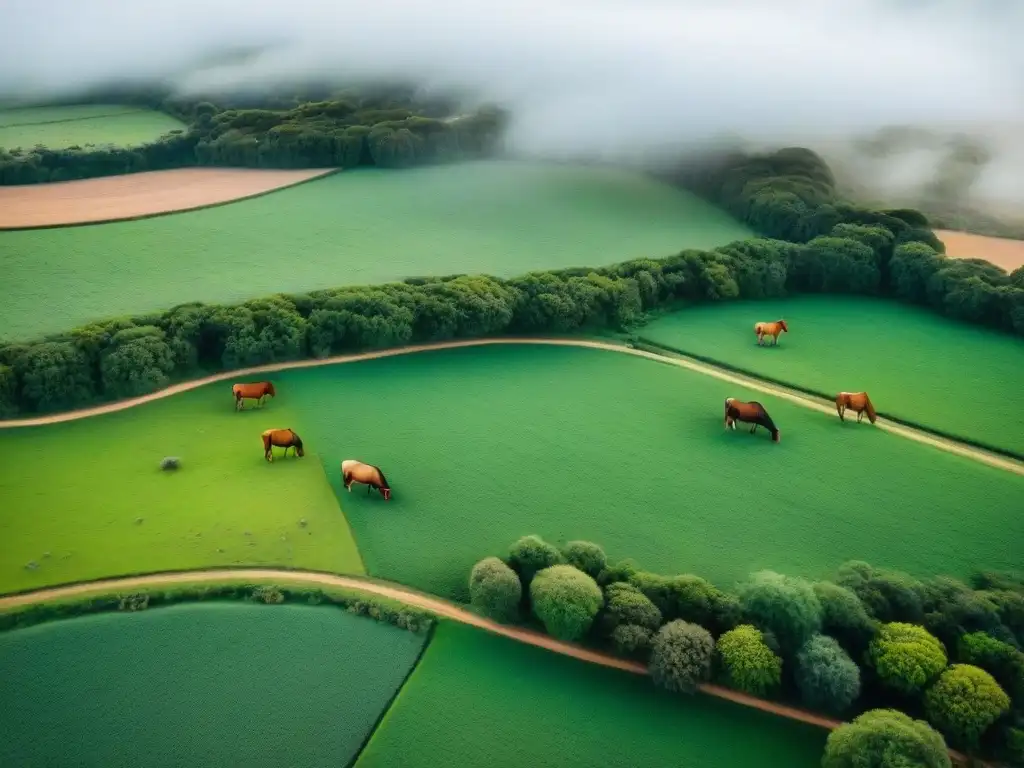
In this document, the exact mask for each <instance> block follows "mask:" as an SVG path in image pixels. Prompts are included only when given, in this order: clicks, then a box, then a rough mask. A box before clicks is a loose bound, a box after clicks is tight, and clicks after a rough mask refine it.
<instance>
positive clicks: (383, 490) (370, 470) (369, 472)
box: [341, 459, 391, 501]
mask: <svg viewBox="0 0 1024 768" xmlns="http://www.w3.org/2000/svg"><path fill="white" fill-rule="evenodd" d="M341 480H342V482H343V483H344V484H345V487H346V488H348V492H349V493H352V483H362V484H364V485H365V486H366V492H367V493H369V492H370V491H371V490H372V489H373V488H376V489H377V490H378V491H380V495H381V496H383V497H384V501H391V486H390V485H388V479H387V478H386V477H384V473H383V472H381V471H380V467H375V466H373V464H364V463H363V462H361V461H357V460H356V459H345V460H344V461H343V462H341Z"/></svg>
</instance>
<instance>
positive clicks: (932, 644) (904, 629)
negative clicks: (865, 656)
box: [868, 622, 946, 695]
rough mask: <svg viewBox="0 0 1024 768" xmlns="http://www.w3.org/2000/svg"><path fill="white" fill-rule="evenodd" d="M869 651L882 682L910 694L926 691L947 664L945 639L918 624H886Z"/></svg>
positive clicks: (872, 642)
mask: <svg viewBox="0 0 1024 768" xmlns="http://www.w3.org/2000/svg"><path fill="white" fill-rule="evenodd" d="M868 653H869V655H870V658H871V663H872V665H873V666H874V668H875V671H876V672H877V673H878V677H879V678H880V679H881V680H882V682H883V683H885V685H887V686H889V687H890V688H892V689H893V690H896V691H899V692H900V693H904V694H907V695H913V694H917V693H920V692H921V691H923V690H924V689H925V687H927V686H928V685H929V684H930V683H931V682H932V681H933V680H935V678H937V677H938V676H939V674H940V673H941V672H942V670H943V669H945V668H946V649H945V648H943V647H942V643H940V642H939V640H938V639H937V638H936V637H935V636H934V635H932V634H931V633H930V632H928V630H926V629H925V628H924V627H919V626H916V625H914V624H904V623H901V622H892V623H889V624H883V625H882V627H881V628H880V629H879V632H878V636H877V637H876V638H875V639H874V640H872V641H871V645H870V647H869V649H868Z"/></svg>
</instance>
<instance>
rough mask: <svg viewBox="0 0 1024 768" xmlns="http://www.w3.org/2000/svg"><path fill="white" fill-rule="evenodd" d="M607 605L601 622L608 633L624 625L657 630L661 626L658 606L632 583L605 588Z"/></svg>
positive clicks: (615, 584) (610, 585)
mask: <svg viewBox="0 0 1024 768" xmlns="http://www.w3.org/2000/svg"><path fill="white" fill-rule="evenodd" d="M604 600H605V607H604V612H603V614H602V619H601V623H602V625H603V627H604V630H605V632H606V633H607V634H609V635H610V634H612V633H613V632H614V631H615V629H616V628H618V627H620V626H624V625H632V626H637V627H643V628H644V629H647V630H652V631H653V630H656V629H657V628H658V627H660V626H661V620H662V617H661V611H659V610H658V606H656V605H655V604H654V603H652V602H651V601H650V599H649V598H648V597H647V596H646V595H645V594H644V593H643V592H641V591H640V590H639V589H637V588H636V587H634V586H633V585H632V584H624V583H621V582H618V583H614V584H609V585H608V586H607V587H605V590H604Z"/></svg>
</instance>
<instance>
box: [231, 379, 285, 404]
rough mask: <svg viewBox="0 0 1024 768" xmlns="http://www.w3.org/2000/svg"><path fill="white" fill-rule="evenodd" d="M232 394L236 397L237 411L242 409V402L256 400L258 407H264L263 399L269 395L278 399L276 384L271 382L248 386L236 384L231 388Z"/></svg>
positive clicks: (249, 384) (259, 382) (253, 383)
mask: <svg viewBox="0 0 1024 768" xmlns="http://www.w3.org/2000/svg"><path fill="white" fill-rule="evenodd" d="M231 394H233V395H234V396H235V410H236V411H240V410H241V409H242V405H243V404H242V400H255V401H256V405H257V406H262V405H263V398H265V397H266V396H267V395H270V396H271V397H276V396H277V392H275V391H274V384H273V383H272V382H269V381H254V382H249V383H248V384H235V385H234V386H233V387H231Z"/></svg>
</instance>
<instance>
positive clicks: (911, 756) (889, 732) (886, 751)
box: [821, 709, 952, 768]
mask: <svg viewBox="0 0 1024 768" xmlns="http://www.w3.org/2000/svg"><path fill="white" fill-rule="evenodd" d="M821 765H822V768H951V767H952V762H951V761H950V759H949V753H948V752H947V751H946V744H945V742H944V741H943V740H942V736H941V735H940V734H939V733H937V732H936V731H935V730H934V729H933V728H931V726H929V725H928V724H927V723H925V722H924V721H922V720H913V719H911V718H910V717H908V716H907V715H905V714H903V713H902V712H897V711H896V710H893V709H873V710H871V711H870V712H865V713H864V714H863V715H860V716H859V717H857V718H855V719H854V720H853V721H852V722H850V723H845V724H843V725H841V726H839V727H838V728H836V729H835V730H834V731H832V733H830V734H829V736H828V740H827V741H826V742H825V755H824V756H823V757H822V760H821Z"/></svg>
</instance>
